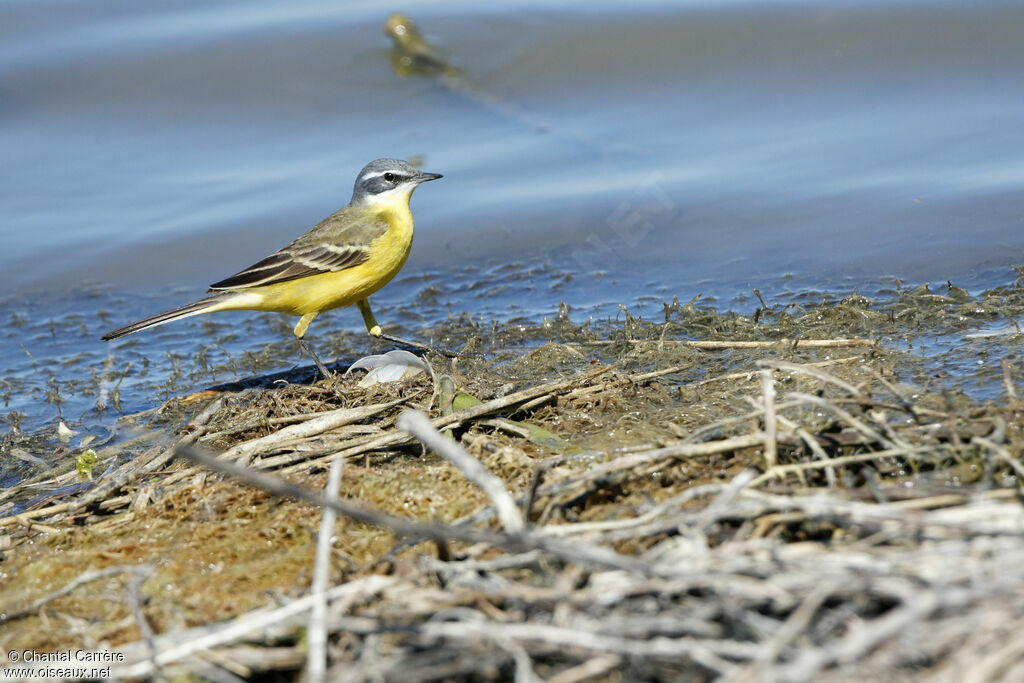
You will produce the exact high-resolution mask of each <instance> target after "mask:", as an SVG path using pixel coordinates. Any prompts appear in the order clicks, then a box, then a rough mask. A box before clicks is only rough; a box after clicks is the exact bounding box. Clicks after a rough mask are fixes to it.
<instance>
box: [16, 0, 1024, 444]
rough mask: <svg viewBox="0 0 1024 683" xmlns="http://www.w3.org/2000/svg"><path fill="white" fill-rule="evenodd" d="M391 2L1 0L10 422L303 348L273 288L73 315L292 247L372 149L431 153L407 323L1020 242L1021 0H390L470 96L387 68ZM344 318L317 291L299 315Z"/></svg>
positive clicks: (105, 407)
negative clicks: (134, 326) (321, 311)
mask: <svg viewBox="0 0 1024 683" xmlns="http://www.w3.org/2000/svg"><path fill="white" fill-rule="evenodd" d="M394 9H398V8H396V7H394V6H393V5H390V4H383V3H377V2H367V3H361V4H358V5H357V4H354V3H340V2H292V3H278V2H255V1H253V2H237V3H229V4H211V3H206V2H174V3H172V2H157V1H154V2H146V3H139V2H135V1H105V2H90V3H80V2H41V1H39V0H22V1H18V0H13V1H10V2H6V3H4V4H3V6H2V8H0V123H2V126H0V150H2V152H3V161H2V166H0V168H2V182H0V215H2V219H0V239H2V246H3V249H2V251H0V273H2V275H0V278H2V279H0V284H2V290H0V320H3V321H4V322H5V323H6V325H4V327H3V330H2V331H0V382H2V384H0V391H2V393H3V396H2V397H3V399H4V401H5V403H6V405H5V411H18V412H20V413H22V414H23V417H22V418H21V425H22V427H23V428H34V427H38V426H40V425H44V424H52V423H54V422H55V421H56V420H57V419H58V416H59V415H63V417H64V419H65V420H66V421H68V423H69V424H71V425H72V426H73V427H75V428H76V429H79V430H82V431H84V430H88V429H100V428H102V427H103V426H104V425H109V424H110V423H111V422H112V421H113V419H114V418H116V416H117V414H118V412H117V410H116V407H117V406H119V407H120V408H121V410H124V411H133V410H140V409H143V408H148V407H152V406H153V405H155V404H156V403H157V402H159V400H160V399H161V398H162V397H161V396H160V395H158V392H157V391H156V390H155V389H154V387H156V386H163V385H164V384H165V382H166V380H167V377H168V376H172V377H173V378H174V384H173V388H174V390H180V391H187V390H189V389H192V388H195V387H197V386H206V385H208V384H209V377H208V376H206V377H200V375H201V373H197V372H196V370H195V368H194V367H192V365H193V360H192V359H193V358H194V357H195V355H196V353H197V351H198V350H199V349H200V348H202V347H203V346H206V345H209V344H211V343H213V342H217V343H219V346H218V347H217V348H215V349H214V350H213V351H211V354H212V355H213V356H217V357H216V358H212V357H211V358H210V361H211V362H216V363H224V362H225V359H226V358H229V357H230V358H232V359H238V358H242V357H244V356H245V353H246V351H257V350H259V349H261V348H262V347H263V346H265V345H266V344H267V343H268V342H271V341H278V340H280V343H281V344H282V353H281V356H282V358H284V359H288V358H290V360H281V361H278V367H279V369H283V368H286V367H289V365H290V364H299V363H301V364H305V363H306V361H305V360H304V359H302V358H301V357H299V355H298V353H297V352H295V350H294V349H293V348H291V347H288V346H286V345H287V344H290V343H291V342H290V341H289V340H288V337H287V336H286V335H287V334H288V333H287V330H288V329H289V327H290V323H288V322H287V321H284V320H283V319H281V318H279V317H277V316H267V315H262V314H247V313H240V314H225V315H224V316H218V317H216V318H211V319H210V320H209V321H204V320H202V319H198V320H197V319H192V320H190V321H186V322H180V323H176V324H173V325H169V326H166V327H163V328H159V329H158V330H153V331H151V332H149V333H144V334H142V335H139V336H136V337H130V338H128V339H126V340H124V341H122V342H118V343H114V344H106V343H103V342H100V341H99V336H100V334H102V333H103V332H105V331H107V330H108V329H111V328H113V327H116V326H120V325H122V324H124V323H126V322H129V321H131V320H134V319H136V318H138V317H142V316H143V315H146V314H149V313H153V312H156V311H157V310H162V309H165V308H170V307H173V306H176V305H179V304H182V303H186V302H188V301H190V300H192V299H194V298H198V297H199V296H200V295H201V294H202V292H203V291H204V290H205V286H206V285H207V284H208V283H210V282H214V281H216V280H219V279H221V278H223V277H225V276H227V275H230V274H231V273H234V272H236V271H237V270H239V269H241V268H243V267H245V266H247V265H249V264H251V263H253V262H255V261H257V260H259V259H260V258H261V257H262V256H264V255H265V254H267V253H269V252H270V251H272V250H274V249H276V248H278V247H280V246H282V245H283V244H285V243H287V242H289V241H290V240H291V239H293V238H294V237H296V236H298V235H299V234H301V233H302V232H304V231H305V230H306V229H307V228H309V227H310V226H312V225H313V224H314V223H315V222H317V221H318V220H319V219H321V218H323V217H324V216H326V215H327V214H329V213H330V212H332V211H333V210H335V209H337V208H338V207H340V206H342V205H343V204H345V203H346V202H347V201H348V198H349V195H350V193H351V184H352V181H353V179H354V177H355V174H356V172H357V171H358V170H359V168H360V167H361V166H362V165H363V164H364V163H366V162H367V161H370V160H371V159H374V158H377V157H381V156H397V157H403V158H411V157H415V158H418V159H421V160H422V162H423V166H424V168H425V169H427V170H430V171H437V172H441V173H443V174H445V178H444V180H442V181H440V182H437V183H431V184H430V185H426V186H424V187H423V188H421V189H420V190H419V191H418V192H417V193H416V196H415V197H414V199H413V208H414V212H415V214H416V217H417V238H416V242H415V244H414V247H413V253H412V256H411V258H410V260H409V262H408V264H407V266H406V268H405V270H404V271H403V273H402V274H401V275H400V276H399V279H398V280H396V281H395V282H393V283H392V284H391V285H389V286H388V287H387V288H385V289H384V290H383V291H382V292H380V293H379V294H378V295H377V296H375V297H374V301H375V302H376V307H377V308H378V309H379V310H380V311H382V312H383V313H381V314H379V315H378V317H379V318H381V320H382V322H384V321H385V320H388V321H391V322H401V323H403V325H405V326H406V329H407V330H409V331H411V332H413V333H415V331H416V327H417V325H422V324H426V323H429V322H430V321H432V320H434V319H436V318H437V317H441V316H446V315H447V312H448V311H449V310H451V311H454V312H461V311H468V312H470V313H472V314H473V315H474V317H478V318H484V319H488V320H489V319H492V318H493V319H497V320H499V321H505V320H508V319H510V318H514V317H524V318H527V319H532V320H539V319H540V318H542V317H543V316H550V315H552V314H553V313H554V312H555V311H557V310H558V305H559V302H560V301H562V300H564V301H566V302H567V303H569V304H570V305H571V306H572V307H573V317H574V319H576V320H577V321H582V320H585V319H586V318H587V317H588V316H589V315H594V314H595V310H596V311H597V314H604V313H605V312H607V314H608V315H612V316H614V314H615V313H614V307H613V306H612V304H615V303H620V302H621V303H625V304H629V305H630V306H631V307H633V308H635V309H636V310H639V311H641V312H646V313H647V314H648V315H650V316H652V317H656V316H657V315H658V314H659V311H660V304H659V301H660V300H661V299H666V298H667V299H671V297H672V296H673V295H678V296H679V297H680V299H683V300H687V299H690V298H691V297H693V296H694V295H696V294H698V293H701V294H703V295H705V296H707V297H713V298H715V299H717V300H718V301H719V303H720V305H721V306H723V307H735V308H744V307H746V306H748V305H749V304H747V303H744V302H743V301H741V300H740V298H741V297H746V298H747V300H749V297H750V293H751V291H752V289H753V288H755V287H758V288H760V290H761V291H762V293H764V294H765V295H766V296H772V295H783V294H791V293H794V292H800V291H802V290H826V291H836V292H845V291H850V290H851V289H854V288H858V289H860V290H861V291H865V290H869V289H870V288H871V286H872V285H873V283H878V282H879V281H880V280H881V279H882V278H886V277H890V276H895V277H899V278H902V279H904V280H907V281H910V282H916V283H920V282H927V281H936V282H942V283H945V282H946V281H947V280H952V281H953V282H954V283H955V284H957V285H960V286H963V287H966V288H968V289H971V290H978V289H981V288H984V287H988V286H993V285H999V284H1006V283H1008V282H1010V281H1012V280H1013V277H1014V276H1013V274H1012V271H1011V270H1010V266H1011V265H1012V264H1018V263H1022V262H1024V230H1022V228H1024V135H1022V133H1021V131H1024V88H1022V87H1021V81H1020V73H1021V65H1022V64H1024V41H1022V40H1020V36H1021V35H1024V4H1021V3H1019V2H994V1H987V2H986V1H980V2H971V3H959V2H868V3H864V2H852V1H851V2H831V3H819V2H799V1H794V2H763V1H760V2H718V1H710V0H709V1H706V2H696V1H691V2H684V1H681V2H645V3H640V4H636V3H631V4H630V9H628V10H626V9H622V7H621V6H620V4H619V3H611V2H600V1H598V2H594V1H593V0H587V1H586V2H570V3H562V4H561V5H560V8H559V9H557V10H556V9H551V8H550V7H548V5H547V4H546V3H540V2H529V1H524V2H504V3H494V4H490V5H487V6H485V7H484V8H481V7H480V6H479V3H461V2H433V3H405V4H404V6H403V7H401V8H400V9H402V10H403V11H405V12H408V13H409V14H410V15H411V16H412V17H413V18H415V19H416V20H418V22H419V24H420V26H421V27H422V28H423V29H424V30H425V32H426V33H427V35H428V37H430V38H431V40H432V41H433V42H434V43H435V44H436V45H438V46H441V47H442V48H443V49H444V50H445V51H446V52H447V54H448V55H449V56H450V57H451V58H452V59H453V60H454V61H455V62H457V63H458V64H459V65H460V66H461V68H462V70H463V72H464V74H465V77H466V79H467V80H468V81H471V82H472V83H473V84H474V85H475V86H476V87H477V88H478V89H479V90H480V91H481V92H482V93H484V94H483V95H481V96H468V95H466V94H465V93H461V92H455V91H452V90H451V89H448V88H445V87H444V86H442V85H441V84H439V83H438V82H436V81H434V80H431V79H428V78H422V77H401V76H399V75H397V74H396V73H395V72H394V71H393V70H392V68H391V63H390V59H389V53H390V43H389V40H388V38H387V37H386V36H385V35H384V34H383V32H382V24H383V22H384V20H385V18H386V17H387V15H388V13H389V12H391V11H393V10H394ZM493 101H497V102H499V104H497V105H495V104H493V103H492V102H493ZM509 264H511V265H509ZM430 285H433V286H434V287H436V288H437V290H438V291H439V292H440V296H439V297H438V298H437V299H436V300H435V299H434V298H432V297H421V302H422V304H423V305H422V306H421V307H420V309H419V315H413V314H410V313H406V314H404V315H401V316H399V315H398V313H397V309H398V308H399V307H401V306H402V305H403V304H405V303H408V302H409V301H412V300H415V299H416V298H417V297H418V296H420V295H421V294H422V293H423V291H424V289H425V288H427V287H428V286H430ZM595 307H597V308H596V309H595ZM389 311H390V312H392V315H390V316H389V315H387V313H388V312H389ZM361 329H362V324H361V322H360V320H359V316H358V314H357V313H356V312H355V311H352V310H340V311H336V312H333V313H330V314H327V315H325V316H324V317H322V318H321V319H320V320H318V321H317V323H316V324H315V325H314V326H313V328H312V329H311V337H310V338H311V339H312V340H313V342H314V343H315V344H317V345H318V348H319V347H320V345H323V346H324V347H325V348H326V349H327V350H328V354H327V355H330V350H331V347H330V344H331V342H330V338H331V337H332V335H334V334H337V333H339V332H340V331H344V330H351V331H352V332H358V331H360V330H361ZM282 335H285V336H282ZM354 338H355V337H354V336H352V337H350V339H354ZM360 343H362V342H360ZM364 347H365V348H364V350H366V351H368V350H370V349H372V348H374V347H373V346H372V345H370V344H369V343H365V344H364ZM218 354H220V355H218ZM181 358H188V359H189V360H188V361H181V360H180V359H181ZM272 364H273V363H272ZM190 368H191V369H190ZM239 374H240V375H244V374H245V373H244V371H242V370H240V371H239ZM94 377H96V378H99V379H98V380H97V381H98V384H97V382H93V378H94ZM233 378H234V377H233V376H231V375H229V376H226V377H223V379H224V380H228V379H233ZM96 386H99V387H100V389H99V390H96V388H95V387H96ZM90 387H92V388H90ZM165 390H167V389H166V388H165ZM112 397H113V398H112ZM114 399H117V401H119V402H117V405H116V406H115V405H114Z"/></svg>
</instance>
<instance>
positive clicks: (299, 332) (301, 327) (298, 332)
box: [293, 313, 332, 379]
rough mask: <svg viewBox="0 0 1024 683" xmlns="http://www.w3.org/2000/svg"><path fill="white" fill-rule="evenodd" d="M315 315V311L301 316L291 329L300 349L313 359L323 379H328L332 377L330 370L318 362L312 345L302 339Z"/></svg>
mask: <svg viewBox="0 0 1024 683" xmlns="http://www.w3.org/2000/svg"><path fill="white" fill-rule="evenodd" d="M316 316H317V314H316V313H308V314H306V315H304V316H302V318H301V319H300V320H299V322H298V323H296V325H295V329H294V330H293V331H294V332H295V338H296V339H298V340H299V346H301V347H302V350H303V351H305V352H306V353H308V354H309V356H310V358H312V359H313V362H314V363H316V367H317V370H319V371H320V374H321V375H323V376H324V379H330V378H331V377H332V375H331V372H330V371H329V370H328V369H327V367H326V366H325V365H324V364H323V363H321V362H320V359H319V358H318V357H317V355H316V354H315V353H313V347H312V346H310V345H309V342H307V341H306V340H305V339H303V336H305V334H306V330H307V329H308V328H309V324H310V323H311V322H313V320H314V319H315V318H316Z"/></svg>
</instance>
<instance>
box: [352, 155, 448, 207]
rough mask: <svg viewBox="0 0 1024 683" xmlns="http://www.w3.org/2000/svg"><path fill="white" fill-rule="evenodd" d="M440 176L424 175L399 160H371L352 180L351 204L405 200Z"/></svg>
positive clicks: (438, 174)
mask: <svg viewBox="0 0 1024 683" xmlns="http://www.w3.org/2000/svg"><path fill="white" fill-rule="evenodd" d="M440 177H441V174H440V173H424V172H423V171H420V170H418V169H416V168H414V167H413V166H412V164H410V163H409V162H408V161H402V160H401V159H377V160H376V161H371V162H370V163H368V164H367V165H366V166H364V167H363V170H362V171H360V172H359V175H358V176H357V177H356V185H355V188H354V189H353V190H352V203H353V204H365V203H373V202H390V201H394V200H395V199H397V198H401V197H404V198H408V196H409V195H410V194H412V191H413V190H415V189H416V186H417V185H419V184H420V183H425V182H426V181H428V180H437V179H438V178H440Z"/></svg>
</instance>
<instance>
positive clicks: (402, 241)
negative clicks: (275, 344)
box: [216, 209, 413, 316]
mask: <svg viewBox="0 0 1024 683" xmlns="http://www.w3.org/2000/svg"><path fill="white" fill-rule="evenodd" d="M404 213H405V214H406V216H400V215H399V216H395V215H389V216H387V218H388V219H389V220H388V223H389V224H390V226H389V228H388V231H387V232H386V233H384V234H383V235H382V236H380V237H378V238H377V239H375V240H374V241H373V242H371V243H370V247H369V254H370V257H369V258H368V259H367V260H366V261H364V262H363V263H361V264H359V265H358V266H354V267H352V268H346V269H345V270H340V271H338V272H334V273H322V274H320V275H310V276H308V277H303V278H299V279H296V280H289V281H287V282H279V283H276V284H272V285H265V286H261V287H247V288H245V289H239V290H234V291H237V292H238V294H239V296H237V297H232V298H230V299H228V300H226V301H225V302H224V304H222V306H221V307H218V308H217V309H216V310H238V309H245V310H255V311H273V312H279V313H290V314H291V315H299V316H303V315H308V314H310V313H321V312H323V311H329V310H331V309H332V308H338V307H340V306H351V305H352V304H355V303H356V302H358V301H362V300H363V299H365V298H366V297H368V296H370V295H371V294H373V293H374V292H376V291H377V290H378V289H380V288H381V287H383V286H384V285H386V284H387V283H388V282H390V281H391V279H392V278H393V277H395V275H397V274H398V271H399V270H401V269H402V266H403V265H405V261H406V259H407V258H408V257H409V250H410V249H411V247H412V235H413V223H412V215H411V214H410V213H409V211H408V209H406V211H405V212H404Z"/></svg>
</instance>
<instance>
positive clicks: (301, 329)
mask: <svg viewBox="0 0 1024 683" xmlns="http://www.w3.org/2000/svg"><path fill="white" fill-rule="evenodd" d="M317 315H318V314H317V313H307V314H306V315H304V316H302V318H301V319H300V320H299V322H297V323H295V329H294V330H292V331H293V332H295V336H296V337H298V338H299V339H302V338H303V337H304V336H306V330H307V329H308V328H309V324H310V323H311V322H313V321H314V320H316V316H317Z"/></svg>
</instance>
